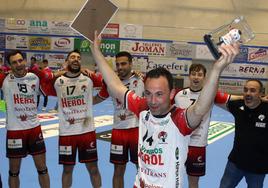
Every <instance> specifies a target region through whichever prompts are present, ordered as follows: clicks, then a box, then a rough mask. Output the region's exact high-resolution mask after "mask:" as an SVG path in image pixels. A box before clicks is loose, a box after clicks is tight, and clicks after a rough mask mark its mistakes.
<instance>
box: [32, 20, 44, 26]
mask: <svg viewBox="0 0 268 188" xmlns="http://www.w3.org/2000/svg"><path fill="white" fill-rule="evenodd" d="M30 26H32V27H47V26H48V24H47V21H40V20H30Z"/></svg>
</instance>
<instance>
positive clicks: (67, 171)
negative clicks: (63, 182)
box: [63, 166, 73, 174]
mask: <svg viewBox="0 0 268 188" xmlns="http://www.w3.org/2000/svg"><path fill="white" fill-rule="evenodd" d="M63 173H64V174H72V173H73V167H71V166H64V167H63Z"/></svg>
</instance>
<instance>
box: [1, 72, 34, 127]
mask: <svg viewBox="0 0 268 188" xmlns="http://www.w3.org/2000/svg"><path fill="white" fill-rule="evenodd" d="M2 89H3V92H4V97H5V101H6V106H7V130H26V129H31V128H34V127H36V126H38V125H39V120H38V117H37V106H36V101H37V94H38V93H39V78H38V77H37V76H36V75H35V74H33V73H27V74H26V75H25V76H23V77H20V78H17V77H15V76H14V75H13V74H8V75H7V76H6V77H5V79H4V82H3V85H2Z"/></svg>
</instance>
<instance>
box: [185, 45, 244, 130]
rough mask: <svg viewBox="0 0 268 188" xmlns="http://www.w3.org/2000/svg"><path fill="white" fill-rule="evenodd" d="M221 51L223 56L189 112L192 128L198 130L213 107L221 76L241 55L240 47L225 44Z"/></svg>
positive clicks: (215, 64) (188, 116)
mask: <svg viewBox="0 0 268 188" xmlns="http://www.w3.org/2000/svg"><path fill="white" fill-rule="evenodd" d="M219 51H220V52H221V53H222V56H221V57H220V59H219V60H217V61H216V62H215V63H214V64H213V68H212V70H211V72H210V75H209V77H208V79H207V81H206V83H205V85H204V87H203V89H202V91H201V93H200V96H199V98H198V100H197V101H196V103H195V104H194V105H192V106H190V107H189V108H188V110H187V119H188V122H189V125H190V126H191V127H192V128H196V127H197V126H198V125H199V124H200V122H201V120H202V117H203V116H204V114H205V113H206V112H207V111H208V110H209V109H210V108H211V107H212V104H213V101H214V98H215V95H216V92H217V89H218V82H219V78H220V74H221V72H222V71H223V69H224V68H225V67H226V66H227V65H229V64H230V63H232V62H233V60H234V58H235V56H236V55H237V54H238V53H239V45H238V44H232V45H224V44H223V45H221V47H219Z"/></svg>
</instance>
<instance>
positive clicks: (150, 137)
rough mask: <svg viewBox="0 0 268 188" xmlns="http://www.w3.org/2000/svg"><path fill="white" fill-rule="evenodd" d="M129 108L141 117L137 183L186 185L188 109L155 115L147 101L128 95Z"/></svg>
mask: <svg viewBox="0 0 268 188" xmlns="http://www.w3.org/2000/svg"><path fill="white" fill-rule="evenodd" d="M125 100H126V101H127V102H126V107H127V108H128V109H129V110H131V111H133V112H134V113H135V114H136V115H137V116H139V139H138V143H139V144H138V164H139V169H138V172H137V175H136V180H135V186H136V187H138V188H143V187H161V188H162V187H163V188H164V187H165V188H169V187H178V188H181V187H182V185H183V174H184V173H185V165H184V164H185V161H186V158H187V153H188V140H189V137H188V136H187V135H189V134H190V133H191V132H192V129H190V128H189V127H188V123H187V120H186V114H185V113H186V110H182V109H179V108H176V107H174V108H173V109H172V110H171V111H170V112H169V113H168V114H166V115H164V116H162V117H155V116H153V115H152V114H151V113H150V110H146V108H147V106H146V101H145V100H144V98H140V97H138V96H137V95H135V94H134V92H128V93H127V94H126V99H125Z"/></svg>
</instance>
